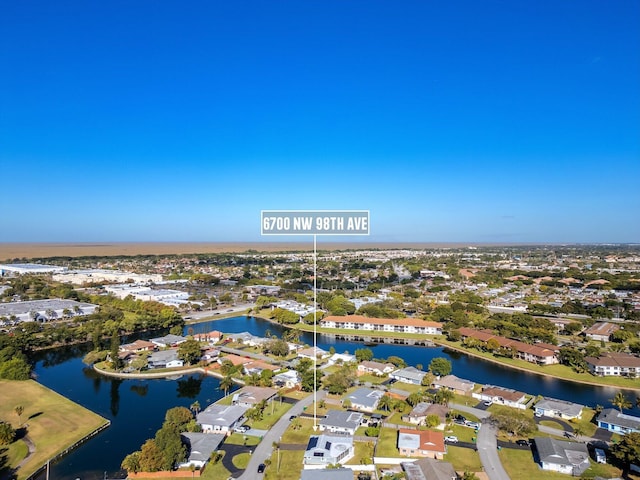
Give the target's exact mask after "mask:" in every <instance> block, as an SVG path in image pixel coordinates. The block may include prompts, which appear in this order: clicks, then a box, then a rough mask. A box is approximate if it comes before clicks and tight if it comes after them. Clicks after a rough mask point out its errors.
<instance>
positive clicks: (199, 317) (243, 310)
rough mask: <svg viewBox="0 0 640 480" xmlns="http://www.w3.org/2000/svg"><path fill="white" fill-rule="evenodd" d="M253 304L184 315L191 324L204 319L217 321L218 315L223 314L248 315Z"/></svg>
mask: <svg viewBox="0 0 640 480" xmlns="http://www.w3.org/2000/svg"><path fill="white" fill-rule="evenodd" d="M254 305H255V304H253V303H242V304H239V305H235V306H233V307H220V308H216V309H213V310H205V311H203V312H191V313H187V314H185V315H184V319H185V320H186V321H187V323H189V322H193V321H197V320H202V319H204V318H209V317H212V318H211V320H215V318H213V317H215V316H216V315H222V314H223V313H246V311H247V310H248V309H249V308H253V307H254Z"/></svg>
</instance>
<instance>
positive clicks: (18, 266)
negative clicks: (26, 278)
mask: <svg viewBox="0 0 640 480" xmlns="http://www.w3.org/2000/svg"><path fill="white" fill-rule="evenodd" d="M66 271H67V267H58V266H57V265H40V264H38V263H3V264H0V277H3V276H5V275H6V274H8V273H13V274H15V275H26V274H33V273H62V272H66Z"/></svg>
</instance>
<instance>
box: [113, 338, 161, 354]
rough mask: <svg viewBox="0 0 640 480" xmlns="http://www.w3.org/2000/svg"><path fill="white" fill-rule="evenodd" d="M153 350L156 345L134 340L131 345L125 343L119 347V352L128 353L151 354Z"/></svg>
mask: <svg viewBox="0 0 640 480" xmlns="http://www.w3.org/2000/svg"><path fill="white" fill-rule="evenodd" d="M155 349H156V344H155V343H152V342H147V341H146V340H136V341H135V342H133V343H125V344H124V345H120V351H121V352H129V353H142V352H153V351H154V350H155Z"/></svg>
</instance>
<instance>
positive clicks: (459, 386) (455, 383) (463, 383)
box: [431, 375, 476, 395]
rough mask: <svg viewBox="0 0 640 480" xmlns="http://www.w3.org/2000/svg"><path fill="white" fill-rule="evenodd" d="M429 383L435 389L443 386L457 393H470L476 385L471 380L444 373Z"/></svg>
mask: <svg viewBox="0 0 640 480" xmlns="http://www.w3.org/2000/svg"><path fill="white" fill-rule="evenodd" d="M431 385H432V386H433V388H435V389H440V388H444V389H445V390H450V391H452V392H453V393H456V394H458V395H471V394H472V393H473V389H474V388H475V386H476V384H475V383H473V382H472V381H470V380H465V379H463V378H458V377H456V376H455V375H445V376H444V377H441V378H438V379H436V380H434V381H433V382H432V383H431Z"/></svg>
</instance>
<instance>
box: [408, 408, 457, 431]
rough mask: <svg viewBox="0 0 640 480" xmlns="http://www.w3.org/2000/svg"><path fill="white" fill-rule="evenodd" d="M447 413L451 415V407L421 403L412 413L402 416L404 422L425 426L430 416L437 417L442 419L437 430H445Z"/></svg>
mask: <svg viewBox="0 0 640 480" xmlns="http://www.w3.org/2000/svg"><path fill="white" fill-rule="evenodd" d="M447 413H449V407H447V406H446V405H439V404H437V403H428V402H420V403H418V404H417V405H416V406H415V407H413V409H412V410H411V412H409V413H408V414H407V415H403V416H402V421H403V422H407V423H411V424H413V425H424V424H425V421H426V419H427V417H428V416H429V415H436V416H437V417H438V418H439V419H440V423H439V425H438V427H437V428H439V429H442V428H444V424H445V423H446V422H447Z"/></svg>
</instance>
